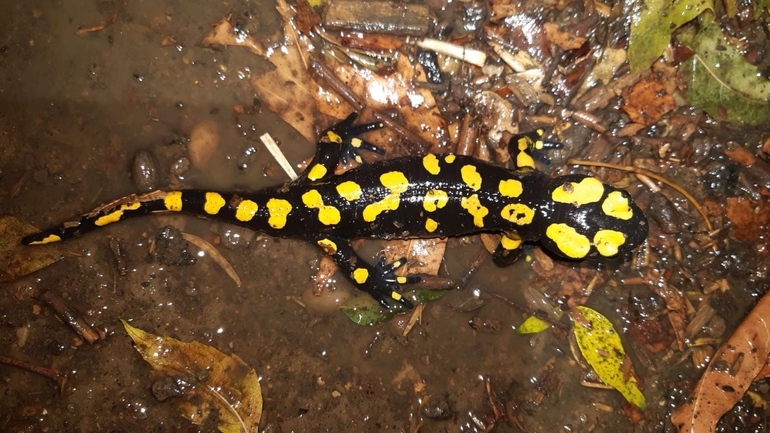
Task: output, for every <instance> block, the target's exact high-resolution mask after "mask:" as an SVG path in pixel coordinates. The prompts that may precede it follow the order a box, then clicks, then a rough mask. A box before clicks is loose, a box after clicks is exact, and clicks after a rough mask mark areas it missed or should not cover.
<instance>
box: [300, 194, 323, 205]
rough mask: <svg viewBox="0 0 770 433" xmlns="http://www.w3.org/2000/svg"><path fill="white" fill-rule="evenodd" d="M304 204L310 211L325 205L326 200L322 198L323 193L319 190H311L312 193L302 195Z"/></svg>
mask: <svg viewBox="0 0 770 433" xmlns="http://www.w3.org/2000/svg"><path fill="white" fill-rule="evenodd" d="M302 203H305V206H307V207H309V208H310V209H318V208H320V207H321V206H323V205H324V199H323V197H321V193H320V192H318V190H317V189H311V190H310V191H308V192H306V193H304V194H302Z"/></svg>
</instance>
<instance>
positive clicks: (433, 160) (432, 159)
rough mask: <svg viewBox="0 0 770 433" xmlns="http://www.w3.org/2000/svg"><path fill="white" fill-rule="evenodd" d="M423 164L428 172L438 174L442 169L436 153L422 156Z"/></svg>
mask: <svg viewBox="0 0 770 433" xmlns="http://www.w3.org/2000/svg"><path fill="white" fill-rule="evenodd" d="M422 165H423V167H425V169H426V170H428V173H430V174H433V175H436V174H439V172H440V171H441V167H439V165H438V158H437V157H436V155H434V154H432V153H429V154H427V155H425V156H424V157H423V158H422Z"/></svg>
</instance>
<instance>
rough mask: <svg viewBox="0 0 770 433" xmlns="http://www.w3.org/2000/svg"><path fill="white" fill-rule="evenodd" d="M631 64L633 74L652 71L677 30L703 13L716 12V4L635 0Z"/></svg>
mask: <svg viewBox="0 0 770 433" xmlns="http://www.w3.org/2000/svg"><path fill="white" fill-rule="evenodd" d="M634 1H635V3H634V5H633V6H632V7H633V9H634V10H633V12H632V13H631V35H630V38H629V42H628V61H629V63H630V65H631V72H640V71H643V70H645V69H647V68H649V67H650V65H651V64H652V62H654V61H655V59H657V58H658V57H660V55H661V54H663V50H665V49H666V47H667V46H668V44H669V42H671V34H672V33H673V32H674V30H676V29H678V28H679V27H681V26H682V25H683V24H685V23H688V22H690V21H692V20H693V19H695V18H696V17H697V16H698V15H700V14H701V13H702V12H703V11H706V10H714V2H713V0H674V1H673V2H671V0H647V1H642V0H634Z"/></svg>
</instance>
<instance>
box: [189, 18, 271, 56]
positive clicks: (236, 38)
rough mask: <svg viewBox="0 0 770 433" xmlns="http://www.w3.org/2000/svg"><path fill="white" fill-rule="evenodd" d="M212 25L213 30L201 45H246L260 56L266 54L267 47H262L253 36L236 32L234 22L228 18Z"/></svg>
mask: <svg viewBox="0 0 770 433" xmlns="http://www.w3.org/2000/svg"><path fill="white" fill-rule="evenodd" d="M212 27H213V29H212V30H211V32H209V34H208V35H206V37H205V38H203V40H202V41H201V45H203V46H204V47H211V46H213V45H223V46H230V45H233V46H237V47H246V48H248V49H249V51H251V52H252V53H254V54H256V55H258V56H263V57H264V56H265V49H264V48H262V45H260V43H259V42H257V41H255V40H254V38H252V37H251V36H247V35H242V34H235V29H233V26H232V24H230V23H229V22H228V21H227V20H226V19H222V20H221V21H219V22H217V23H215V24H212Z"/></svg>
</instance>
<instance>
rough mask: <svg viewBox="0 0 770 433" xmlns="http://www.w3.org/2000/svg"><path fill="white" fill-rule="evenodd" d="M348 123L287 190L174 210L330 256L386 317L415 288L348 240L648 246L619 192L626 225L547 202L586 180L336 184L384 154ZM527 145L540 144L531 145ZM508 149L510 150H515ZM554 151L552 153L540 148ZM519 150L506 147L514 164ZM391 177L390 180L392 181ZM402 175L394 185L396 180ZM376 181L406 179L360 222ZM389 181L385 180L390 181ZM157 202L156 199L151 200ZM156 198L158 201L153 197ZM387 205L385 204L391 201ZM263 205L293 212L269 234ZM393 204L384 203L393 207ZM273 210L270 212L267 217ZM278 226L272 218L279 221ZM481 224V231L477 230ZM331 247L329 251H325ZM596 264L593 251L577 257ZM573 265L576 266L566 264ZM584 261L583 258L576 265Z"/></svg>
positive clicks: (500, 171)
mask: <svg viewBox="0 0 770 433" xmlns="http://www.w3.org/2000/svg"><path fill="white" fill-rule="evenodd" d="M355 118H356V115H355V113H354V114H352V115H350V116H349V117H348V118H347V119H345V120H344V121H342V122H340V123H338V124H337V125H335V126H333V127H331V128H330V129H328V130H326V131H324V133H323V134H322V136H321V139H320V140H319V142H318V148H317V153H316V155H315V157H314V159H313V161H312V162H311V164H310V165H309V166H308V169H307V170H306V171H305V172H304V173H303V174H302V176H300V177H299V178H298V179H297V180H294V181H292V182H290V183H288V184H286V185H283V186H279V187H274V188H267V189H264V190H260V191H255V192H254V193H250V194H234V193H232V192H220V193H218V194H219V195H220V196H221V197H222V198H223V199H224V205H223V206H222V207H221V208H220V209H218V211H217V212H216V213H215V214H211V213H207V212H206V211H205V208H204V205H205V204H206V202H207V198H206V196H207V194H208V193H211V192H210V191H202V190H184V191H182V193H181V194H182V195H181V197H182V199H181V203H182V210H183V211H185V212H190V213H194V214H198V215H204V216H207V217H211V218H215V219H218V220H222V221H227V222H231V223H234V224H238V225H242V226H245V227H249V228H251V229H253V230H257V231H262V232H265V233H267V234H269V235H272V236H280V237H292V238H300V239H305V240H307V241H309V242H313V243H315V244H316V245H318V246H319V247H321V249H322V250H323V251H324V252H325V253H326V254H328V255H329V256H330V257H331V258H332V259H333V260H334V261H335V263H336V264H337V265H338V266H339V268H340V271H341V272H342V273H343V274H344V275H345V276H346V277H347V278H348V279H349V280H350V282H351V283H352V284H353V285H354V286H355V287H356V288H358V289H359V290H362V291H364V292H366V293H368V294H369V295H371V296H372V297H373V298H374V299H375V300H377V301H378V302H379V304H380V305H381V306H382V307H383V308H385V309H389V308H390V307H391V305H392V303H393V302H396V303H398V304H401V305H402V306H404V307H406V308H412V303H411V302H410V301H409V300H408V299H406V298H404V297H401V296H400V295H399V294H398V293H399V289H400V286H401V285H402V284H409V283H415V282H418V281H419V280H420V278H419V276H414V275H413V276H408V277H405V278H402V279H400V281H399V279H398V278H397V277H396V276H395V274H394V270H395V269H396V268H397V267H399V266H401V265H403V264H404V263H406V260H405V259H404V258H401V259H399V260H397V261H396V262H394V263H393V264H386V263H385V261H384V259H381V260H380V261H378V262H377V263H376V264H374V265H371V264H369V263H368V262H366V261H365V260H363V259H362V258H361V257H360V256H359V255H358V254H357V253H356V252H355V250H353V248H352V247H351V246H350V244H349V240H350V239H356V238H370V239H405V238H435V237H445V236H458V235H467V234H473V233H480V232H492V233H502V234H505V235H506V236H508V237H509V238H510V239H516V240H520V241H522V242H537V241H540V242H541V244H542V245H543V246H544V247H546V248H547V249H548V250H550V251H552V252H554V253H555V254H557V255H560V256H563V257H564V256H565V254H564V253H563V252H561V251H560V250H559V247H558V246H557V245H556V243H554V241H553V240H551V239H549V238H548V237H547V236H546V234H545V233H546V229H547V227H548V226H549V225H550V224H551V223H553V222H560V223H561V222H563V223H565V224H568V225H569V226H570V227H573V228H574V229H575V231H576V232H577V233H579V234H582V235H585V236H586V237H588V238H590V239H592V236H593V233H596V231H597V230H599V229H612V230H615V231H618V232H620V233H622V234H623V235H624V236H625V242H624V243H623V244H622V245H620V246H619V248H618V253H619V254H627V253H629V252H630V251H631V250H633V249H634V248H635V247H637V246H638V245H640V244H642V243H643V242H644V241H645V239H646V237H647V222H646V218H645V217H644V214H643V213H642V211H641V210H640V209H639V208H638V207H637V206H636V205H635V204H634V203H633V201H631V199H630V196H629V195H628V193H626V192H625V191H621V190H617V189H615V188H613V187H611V186H609V185H604V186H603V188H604V190H603V193H602V194H603V195H602V200H603V199H604V198H606V197H607V195H608V194H610V193H613V192H619V193H620V194H621V195H622V197H624V198H626V199H627V200H628V203H629V209H630V210H631V212H632V216H631V217H630V218H628V219H626V220H620V219H616V218H611V217H609V216H607V215H606V214H605V213H604V212H603V211H602V209H601V201H600V202H597V203H591V204H584V205H580V206H574V205H572V204H565V203H557V202H554V201H553V200H552V199H551V192H552V191H554V190H555V189H557V188H560V187H562V186H563V185H565V183H569V182H576V183H579V182H580V181H582V180H584V179H586V178H587V177H588V176H584V175H570V176H563V177H560V178H550V177H548V176H546V175H545V174H543V173H540V172H538V171H535V170H531V169H518V170H509V169H506V168H504V167H499V166H495V165H492V164H489V163H486V162H483V161H479V160H476V159H473V158H470V157H466V156H452V157H451V158H452V162H451V163H450V162H448V160H449V158H448V157H447V156H446V155H437V156H436V158H437V159H438V160H439V161H440V167H441V169H440V172H439V173H430V172H429V170H427V169H426V164H425V162H424V160H423V157H404V158H397V159H391V160H380V161H377V162H374V163H372V164H361V165H360V166H359V167H357V168H355V169H352V170H349V171H347V172H345V173H343V174H341V175H339V176H337V175H334V169H335V168H336V166H337V164H338V163H339V162H340V161H347V159H355V160H356V161H360V155H359V151H360V150H366V151H370V152H375V153H379V154H382V153H384V152H383V151H382V150H381V149H380V148H378V147H377V146H374V145H372V144H371V143H368V142H366V141H363V140H361V139H360V138H359V136H360V135H362V134H364V133H366V132H369V131H372V130H375V129H378V128H381V127H382V125H381V124H378V123H367V124H361V125H354V123H353V122H354V121H355ZM530 138H532V139H534V140H536V139H538V138H539V134H538V135H536V136H532V137H530ZM516 139H517V137H514V139H512V140H511V143H512V146H513V143H514V140H516ZM549 147H550V148H552V147H554V146H553V144H551V145H547V146H546V148H549ZM519 151H520V150H519V149H518V148H517V147H515V146H513V148H512V149H511V152H512V154H514V153H515V152H519ZM316 165H320V166H322V167H323V168H324V169H325V170H324V171H325V174H324V175H322V176H318V175H317V174H316V175H315V176H311V174H312V173H313V171H312V169H313V167H315V166H316ZM467 166H472V167H473V169H474V171H475V172H476V173H477V174H478V175H479V178H480V179H481V181H480V185H479V186H478V187H477V188H474V186H473V185H472V184H469V183H468V182H467V181H466V178H465V174H467V173H464V172H463V171H462V170H463V167H466V168H467ZM393 173H397V175H396V176H393ZM398 174H400V176H401V177H399V176H398ZM383 176H385V177H386V178H388V179H391V180H392V179H406V181H407V183H406V184H402V186H403V188H402V189H401V190H399V191H398V194H397V196H398V199H397V205H396V206H395V207H394V208H388V209H380V210H379V212H378V213H377V214H376V217H375V218H370V220H369V221H367V220H366V214H367V212H366V211H365V209H367V207H368V206H370V205H372V204H373V203H378V202H380V201H382V200H385V201H387V200H388V197H389V196H392V195H393V194H394V193H393V191H392V190H391V189H390V188H389V187H388V186H386V183H387V182H385V181H383V180H382V179H383ZM388 176H390V177H388ZM507 180H516V181H518V182H520V183H521V185H522V186H523V188H522V190H521V192H520V194H519V195H517V196H516V197H515V198H511V197H505V196H503V195H502V194H501V193H500V190H499V189H498V185H499V184H500V183H501V182H502V181H507ZM346 182H348V183H350V182H355V184H356V185H358V186H359V187H360V199H355V200H350V199H348V198H345V197H343V196H342V194H341V193H340V192H339V190H338V189H337V187H338V186H340V185H341V184H343V183H346ZM434 190H440V191H443V192H444V193H445V201H444V202H443V205H442V207H440V209H435V208H434V209H432V210H427V209H428V205H426V203H425V202H426V194H429V193H430V192H431V191H434ZM309 192H313V193H314V194H315V195H316V196H317V197H318V196H320V198H321V199H322V203H320V204H322V205H323V206H331V207H333V208H334V209H336V210H337V212H338V215H339V221H338V223H331V224H328V221H327V223H324V221H323V219H322V218H321V217H320V210H319V208H318V204H319V203H314V205H312V206H311V205H306V204H305V203H304V201H303V199H304V198H307V195H306V194H308V193H309ZM153 194H155V195H153ZM158 194H160V195H158ZM165 194H166V193H165V192H156V193H150V194H145V195H143V196H130V197H126V198H124V199H120V200H118V201H116V202H114V203H112V204H110V205H107V206H105V207H103V208H101V209H98V210H96V211H93V212H91V213H90V214H87V215H85V216H83V217H81V218H79V219H77V220H75V221H71V222H68V223H66V224H63V225H61V226H59V227H55V228H53V229H50V230H47V231H44V232H42V233H38V234H35V235H31V236H27V237H26V238H24V239H23V240H22V243H23V244H25V245H29V244H31V243H34V242H40V241H42V240H43V239H46V237H47V236H49V235H52V234H53V235H57V236H59V237H60V238H61V239H62V240H64V239H67V238H70V237H72V236H77V235H80V234H83V233H86V232H88V231H90V230H92V229H95V228H98V227H99V226H97V225H96V224H95V221H96V220H97V219H98V218H99V217H102V216H104V215H110V214H112V213H114V212H115V211H116V209H118V207H119V206H120V205H125V204H128V203H136V202H141V205H140V206H139V207H138V208H136V209H124V210H123V211H122V213H121V216H120V218H119V219H120V220H122V219H124V218H128V217H132V216H139V215H145V214H149V213H159V212H167V211H168V209H167V207H166V204H165V202H164V199H163V197H165ZM472 196H475V197H476V199H477V200H478V201H477V203H479V204H480V205H481V206H483V208H484V209H485V210H486V212H485V213H484V214H483V217H482V218H477V216H478V215H476V216H474V215H473V212H471V211H470V210H469V207H470V208H473V209H476V208H475V207H473V206H471V205H469V204H468V203H467V202H466V200H468V198H469V197H472ZM391 198H392V197H391ZM271 199H279V200H285V203H288V204H290V205H291V211H290V212H288V216H287V217H285V218H283V220H282V222H283V225H280V224H277V223H276V222H275V221H273V219H272V218H271V213H270V210H269V206H267V205H266V204H267V203H268V201H269V200H271ZM245 200H251V201H253V202H254V203H257V204H258V205H259V206H258V209H257V210H256V212H255V213H254V215H253V218H251V219H250V220H248V221H243V220H239V219H238V218H237V217H236V215H237V213H236V212H237V211H238V209H239V206H240V205H241V203H242V202H243V201H245ZM391 204H392V203H391ZM512 204H516V205H519V204H521V205H526V206H528V207H529V208H530V209H533V210H534V214H533V217H532V220H531V222H529V223H527V224H516V223H513V222H511V220H509V219H506V218H505V217H504V214H505V209H507V208H506V206H509V207H510V205H512ZM273 210H275V207H274V209H273ZM428 218H430V219H432V220H434V222H435V223H436V225H435V226H434V227H432V230H429V227H430V226H429V225H428V224H427V223H426V221H427V219H428ZM279 220H280V218H279ZM479 221H483V226H481V227H480V226H479V225H478V223H479ZM330 245H334V247H333V248H332V247H330ZM509 247H510V244H508V248H507V247H506V246H504V245H503V242H501V243H500V245H499V246H498V247H497V249H496V250H495V252H494V253H493V261H494V263H495V264H497V265H499V266H506V265H509V264H511V263H513V262H514V261H515V260H516V259H517V258H518V257H519V254H520V248H518V247H516V248H509ZM594 255H598V253H597V251H596V249H595V248H594V247H593V246H592V247H591V251H590V252H589V253H587V254H586V255H585V257H588V256H594ZM573 258H574V257H573ZM579 258H583V257H579ZM357 269H365V270H366V274H368V278H366V279H365V281H356V279H355V278H354V277H353V273H354V272H355V271H356V270H357Z"/></svg>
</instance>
